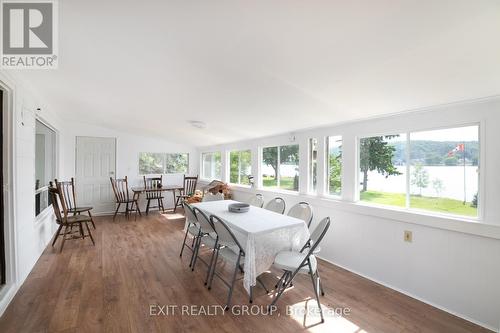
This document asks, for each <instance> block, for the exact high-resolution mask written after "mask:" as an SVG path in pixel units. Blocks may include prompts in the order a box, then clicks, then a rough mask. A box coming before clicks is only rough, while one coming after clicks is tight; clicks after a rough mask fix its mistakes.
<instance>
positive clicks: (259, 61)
mask: <svg viewBox="0 0 500 333" xmlns="http://www.w3.org/2000/svg"><path fill="white" fill-rule="evenodd" d="M59 6H60V28H59V32H60V33H59V34H60V39H59V40H60V42H59V54H60V56H59V69H58V70H51V71H49V70H37V71H19V73H16V75H17V74H19V76H20V77H21V79H23V80H24V81H26V82H28V83H29V85H31V86H32V89H33V90H34V91H36V92H37V94H38V95H39V96H41V97H42V98H43V99H44V100H45V101H46V103H47V105H49V106H50V107H51V108H52V109H53V110H55V111H56V112H58V113H59V114H60V115H61V116H63V117H65V118H68V119H77V120H83V121H85V122H88V123H92V124H98V125H101V126H105V127H110V128H114V129H119V130H124V131H128V132H135V133H142V134H148V135H151V136H162V137H164V138H166V139H169V140H173V141H179V142H186V143H189V144H194V145H198V146H203V145H210V144H216V143H223V142H229V141H236V140H242V139H247V138H252V137H259V136H267V135H272V134H277V133H285V132H289V131H294V130H298V129H301V128H309V127H314V126H322V125H326V124H333V123H336V122H342V121H349V120H354V119H361V118H366V117H371V116H375V115H382V114H388V113H394V112H398V111H403V110H408V109H413V108H418V107H424V106H430V105H436V104H441V103H447V102H453V101H459V100H464V99H471V98H478V97H484V96H491V95H497V94H500V1H498V0H491V1H486V0H474V1H472V0H464V1H460V0H450V1H444V0H415V1H393V0H387V1H384V0H365V1H346V0H338V1H337V0H335V1H315V0H314V1H313V0H309V1H304V0H299V1H295V0H293V1H292V0H283V1H274V0H273V1H271V0H267V1H235V0H228V1H213V0H212V1H206V0H202V1H186V0H179V1H165V0H163V1H161V0H157V1H152V0H150V1H137V0H106V1H102V0H85V1H83V0H79V1H77V0H62V1H59ZM188 120H202V121H205V122H206V123H207V124H208V127H207V128H206V129H196V128H193V127H192V126H191V125H189V124H188V123H187V121H188Z"/></svg>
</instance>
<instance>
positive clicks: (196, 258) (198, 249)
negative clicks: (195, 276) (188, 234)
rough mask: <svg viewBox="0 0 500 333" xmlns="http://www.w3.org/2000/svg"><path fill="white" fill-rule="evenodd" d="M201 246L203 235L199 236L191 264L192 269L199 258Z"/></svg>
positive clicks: (192, 269)
mask: <svg viewBox="0 0 500 333" xmlns="http://www.w3.org/2000/svg"><path fill="white" fill-rule="evenodd" d="M200 247H201V236H200V237H198V242H197V244H196V252H195V256H194V259H193V265H192V266H191V271H194V266H195V265H196V261H197V260H198V253H199V252H200Z"/></svg>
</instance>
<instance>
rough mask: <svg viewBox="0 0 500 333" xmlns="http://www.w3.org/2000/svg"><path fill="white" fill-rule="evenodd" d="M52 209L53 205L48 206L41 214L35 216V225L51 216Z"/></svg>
mask: <svg viewBox="0 0 500 333" xmlns="http://www.w3.org/2000/svg"><path fill="white" fill-rule="evenodd" d="M52 209H53V208H52V205H51V206H48V207H47V208H45V209H44V210H43V211H41V212H40V214H38V215H37V216H35V225H39V224H41V223H43V222H44V221H45V220H46V219H47V217H49V216H51V215H52Z"/></svg>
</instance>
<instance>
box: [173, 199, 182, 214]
mask: <svg viewBox="0 0 500 333" xmlns="http://www.w3.org/2000/svg"><path fill="white" fill-rule="evenodd" d="M180 199H181V196H178V197H177V201H176V202H175V206H174V213H175V212H176V210H177V207H178V206H179V201H180Z"/></svg>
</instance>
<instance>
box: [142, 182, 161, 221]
mask: <svg viewBox="0 0 500 333" xmlns="http://www.w3.org/2000/svg"><path fill="white" fill-rule="evenodd" d="M162 180H163V176H160V177H152V178H146V176H144V188H145V189H146V191H145V192H146V200H147V201H148V204H147V206H146V215H148V214H149V208H158V210H160V209H161V210H162V212H165V208H164V207H163V192H162V191H158V189H161V187H162V186H163V184H162ZM151 200H155V201H157V202H158V206H150V205H151Z"/></svg>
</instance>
